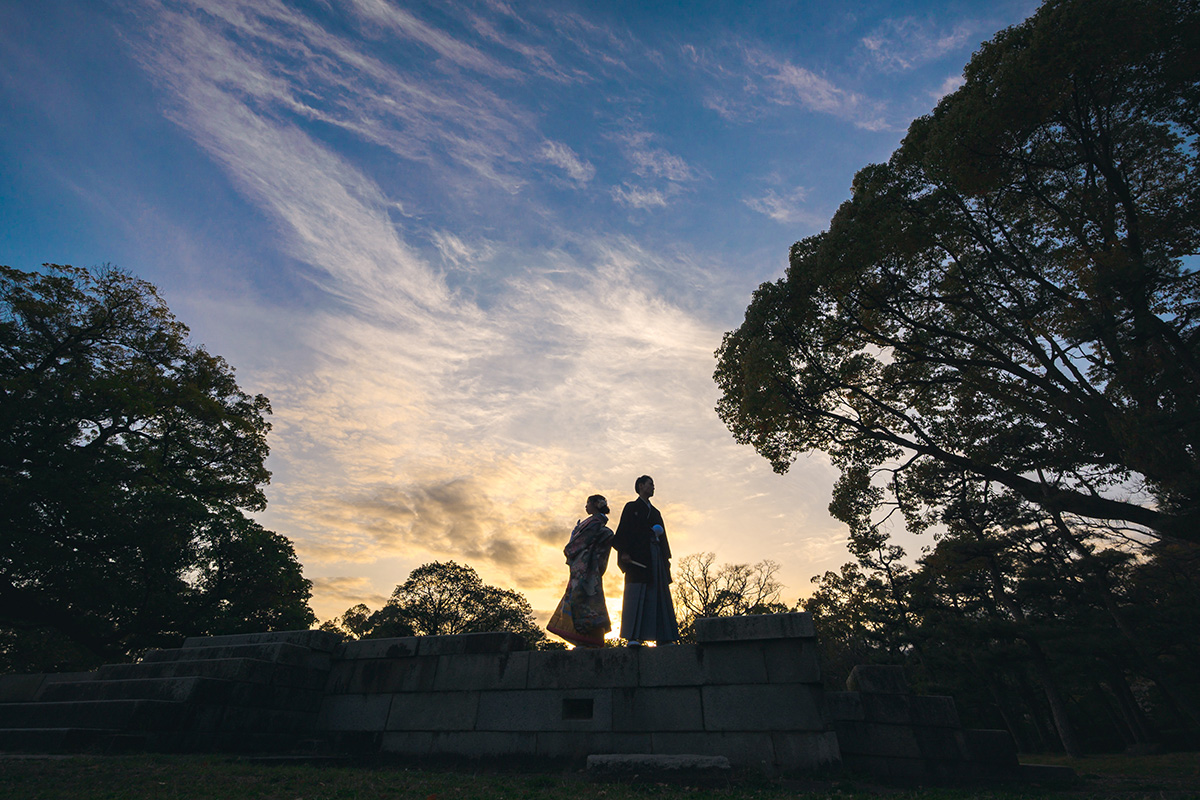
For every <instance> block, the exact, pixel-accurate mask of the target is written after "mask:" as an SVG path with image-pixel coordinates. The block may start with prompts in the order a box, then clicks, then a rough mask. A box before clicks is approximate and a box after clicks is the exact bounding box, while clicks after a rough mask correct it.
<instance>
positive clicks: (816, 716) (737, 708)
mask: <svg viewBox="0 0 1200 800" xmlns="http://www.w3.org/2000/svg"><path fill="white" fill-rule="evenodd" d="M703 695H704V729H705V730H707V731H823V730H825V729H826V727H827V726H826V723H825V719H824V717H823V715H822V713H821V710H822V709H821V701H820V693H819V689H818V688H817V687H810V686H805V685H803V684H765V685H755V686H705V687H704V688H703Z"/></svg>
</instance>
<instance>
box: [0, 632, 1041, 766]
mask: <svg viewBox="0 0 1200 800" xmlns="http://www.w3.org/2000/svg"><path fill="white" fill-rule="evenodd" d="M696 638H697V643H695V644H683V645H672V646H665V647H642V648H637V649H631V648H605V649H600V650H570V651H531V650H529V649H528V647H527V645H526V643H525V641H524V640H523V639H521V638H520V637H518V636H515V635H513V634H508V633H481V634H468V635H464V636H425V637H411V638H401V639H370V640H364V641H357V642H349V643H342V642H340V641H339V640H338V639H337V637H335V636H333V635H331V634H327V633H323V632H321V631H291V632H283V633H264V634H248V635H242V636H218V637H208V638H197V639H189V640H187V641H186V642H185V643H184V646H183V647H181V648H178V649H174V650H156V651H151V652H150V653H147V654H146V656H145V658H144V659H143V660H142V661H140V662H138V663H136V664H116V665H109V666H105V667H102V668H101V669H100V670H98V671H97V672H94V673H73V674H70V675H59V676H40V675H37V676H32V675H3V676H0V751H26V752H30V751H33V752H77V751H82V750H90V751H96V752H112V751H116V750H122V749H140V750H156V751H176V752H180V751H185V752H186V751H226V752H247V751H255V752H263V751H269V752H308V753H346V752H353V753H365V754H371V753H384V754H392V755H395V756H403V757H410V758H427V757H468V758H481V757H498V758H502V759H505V760H512V759H529V760H532V761H536V762H539V763H544V762H550V761H562V762H574V763H582V762H583V760H584V759H585V758H586V757H587V756H589V755H596V754H615V753H626V754H649V755H684V754H687V755H699V756H724V757H726V758H728V760H729V762H730V763H732V764H733V765H734V766H735V767H737V768H740V769H750V770H755V771H762V772H766V773H769V774H781V773H782V774H787V773H793V774H794V773H803V774H809V775H812V774H823V773H829V772H832V771H837V770H841V769H843V768H847V769H850V770H852V771H855V772H860V773H864V774H868V775H874V776H878V777H885V778H902V779H915V780H932V781H938V780H951V779H955V780H956V779H963V778H973V777H1005V776H1015V775H1016V774H1017V770H1018V767H1017V760H1016V753H1015V750H1014V749H1013V746H1012V740H1011V738H1010V737H1009V736H1008V734H1007V732H1004V731H969V730H964V729H962V727H961V725H960V724H959V721H958V714H957V711H956V710H955V707H954V701H953V700H952V699H951V698H949V697H924V696H915V695H912V694H911V693H909V691H908V687H907V684H905V682H904V678H903V673H902V672H901V671H900V669H899V668H896V667H858V668H856V669H855V671H854V673H853V674H852V675H851V680H850V686H849V687H848V688H849V689H850V691H847V692H831V693H826V692H824V691H823V690H822V686H821V671H820V664H819V662H818V656H817V641H816V637H815V633H814V631H813V626H812V620H811V618H810V617H809V615H808V614H800V613H796V614H773V615H765V616H751V617H726V618H714V619H702V620H698V621H697V623H696Z"/></svg>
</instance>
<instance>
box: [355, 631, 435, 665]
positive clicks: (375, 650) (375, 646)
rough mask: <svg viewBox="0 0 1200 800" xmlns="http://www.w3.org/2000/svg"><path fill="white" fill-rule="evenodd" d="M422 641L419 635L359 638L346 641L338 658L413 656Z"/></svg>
mask: <svg viewBox="0 0 1200 800" xmlns="http://www.w3.org/2000/svg"><path fill="white" fill-rule="evenodd" d="M420 641H421V637H418V636H403V637H398V638H393V639H359V640H358V641H357V642H346V643H345V644H344V645H343V646H342V648H341V649H340V650H339V651H338V658H339V659H340V660H342V661H351V660H354V659H358V658H411V657H412V656H415V655H416V654H417V648H418V647H419V646H420V644H419V643H420ZM434 655H436V653H435V654H434Z"/></svg>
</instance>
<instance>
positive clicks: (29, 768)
mask: <svg viewBox="0 0 1200 800" xmlns="http://www.w3.org/2000/svg"><path fill="white" fill-rule="evenodd" d="M1031 761H1033V762H1036V763H1057V764H1066V765H1068V766H1071V767H1074V768H1075V770H1076V771H1077V772H1078V773H1079V774H1080V775H1081V776H1083V781H1082V782H1081V784H1080V785H1078V786H1075V787H1072V788H1070V789H1047V788H1039V787H1036V786H1032V787H1031V786H1025V787H1016V786H995V787H975V788H970V789H963V788H957V789H953V788H936V789H914V788H903V787H895V786H883V785H879V784H877V783H872V782H869V781H865V780H863V781H856V780H854V779H842V780H838V781H825V782H816V781H768V780H764V779H753V778H742V779H738V780H735V781H733V782H732V783H731V784H730V785H727V786H721V787H715V788H714V787H708V788H702V787H689V786H678V785H666V784H657V783H634V784H628V783H591V782H589V781H587V780H586V779H585V778H584V776H583V774H582V773H581V772H578V771H569V772H561V771H560V772H541V773H531V772H511V771H495V770H475V769H470V768H462V769H458V770H454V771H450V770H440V769H412V768H405V767H403V766H398V765H395V764H376V765H373V766H353V765H348V764H344V763H332V764H330V763H326V764H311V763H296V762H288V761H279V762H264V761H254V760H247V759H238V758H233V757H227V756H120V757H91V756H73V757H61V758H45V757H43V758H19V757H8V758H2V759H0V798H4V800H35V799H36V800H151V799H153V800H160V799H161V800H249V799H250V798H254V799H255V800H375V799H376V798H381V799H382V798H387V800H409V799H410V798H411V799H413V800H475V798H480V800H482V799H483V798H487V799H488V800H493V799H494V798H496V799H500V800H503V799H504V798H522V799H523V800H524V799H525V798H528V800H644V799H646V798H655V800H659V799H661V800H682V798H688V800H706V799H707V798H714V799H715V798H721V800H770V798H792V797H803V798H813V799H814V800H817V799H818V798H820V799H821V800H825V799H827V800H865V798H874V797H878V796H879V795H881V794H883V795H887V796H888V797H889V798H891V799H892V800H918V799H919V800H967V798H978V800H985V799H986V800H1021V799H1023V798H1030V799H1031V800H1033V799H1035V798H1036V800H1054V799H1055V798H1064V799H1070V800H1092V799H1093V798H1094V799H1095V800H1101V799H1105V800H1107V799H1108V798H1113V799H1114V800H1115V799H1119V800H1152V799H1153V800H1168V799H1169V800H1182V799H1183V798H1200V755H1197V754H1195V753H1186V754H1185V753H1173V754H1167V755H1156V756H1139V757H1127V756H1097V757H1094V758H1087V759H1079V760H1071V759H1064V758H1050V757H1047V758H1035V759H1031Z"/></svg>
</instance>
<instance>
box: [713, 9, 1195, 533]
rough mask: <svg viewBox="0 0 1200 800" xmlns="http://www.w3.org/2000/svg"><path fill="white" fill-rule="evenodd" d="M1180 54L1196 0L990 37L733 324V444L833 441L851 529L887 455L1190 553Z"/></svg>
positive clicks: (1189, 286)
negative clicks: (1138, 531)
mask: <svg viewBox="0 0 1200 800" xmlns="http://www.w3.org/2000/svg"><path fill="white" fill-rule="evenodd" d="M1198 52H1200V6H1197V4H1196V3H1195V2H1192V1H1191V0H1050V1H1049V2H1047V3H1045V4H1044V5H1043V6H1042V7H1041V8H1040V9H1039V10H1038V12H1037V13H1036V14H1035V15H1034V16H1033V17H1031V18H1030V19H1029V20H1027V21H1026V22H1024V23H1022V24H1021V25H1018V26H1015V27H1013V28H1010V29H1007V30H1005V31H1002V32H1001V33H999V34H998V35H997V36H996V37H995V38H994V39H993V40H992V41H991V42H989V43H987V44H985V45H984V46H983V48H982V49H981V50H980V51H979V52H978V53H976V55H975V56H974V57H973V58H972V60H971V62H970V64H969V65H968V66H967V68H966V71H965V79H966V82H965V84H964V85H963V86H962V87H961V88H959V89H958V90H957V91H956V92H954V93H953V94H951V95H949V96H948V97H946V98H944V99H943V100H942V102H941V103H939V104H938V106H937V108H936V110H935V111H934V112H933V114H931V115H930V116H927V117H923V118H921V119H918V120H916V121H915V122H914V123H913V124H912V126H911V128H910V129H909V133H908V135H907V137H906V138H905V140H904V142H903V144H902V145H901V147H900V148H899V149H898V150H897V151H896V152H895V153H894V154H893V156H892V158H891V159H890V161H889V162H888V163H887V164H878V165H872V166H869V167H867V168H865V169H863V170H862V171H860V172H859V173H858V175H857V176H856V178H855V180H854V186H853V196H852V198H851V199H850V200H849V201H847V202H846V203H844V204H843V205H842V207H841V208H840V209H839V210H838V212H837V214H836V215H835V216H834V218H833V220H832V222H831V224H830V227H829V230H828V231H827V232H825V233H822V234H820V235H817V236H813V237H810V238H808V239H805V240H803V241H801V242H798V243H797V244H796V245H794V246H793V248H792V251H791V257H790V265H789V268H788V270H787V274H786V276H785V277H784V278H783V279H782V280H780V281H778V282H776V283H770V284H764V285H763V286H762V287H760V288H759V290H758V291H757V292H756V293H755V295H754V298H753V301H752V302H751V304H750V306H749V308H748V310H747V312H746V318H745V321H744V323H743V324H742V326H741V327H740V328H739V329H738V330H736V331H733V332H731V333H729V334H727V335H726V338H725V340H724V342H723V344H722V346H721V348H720V350H719V351H718V358H719V364H718V368H717V372H716V375H715V378H716V380H717V383H718V384H719V386H720V388H721V391H722V396H721V399H720V401H719V405H718V413H719V414H720V415H721V417H722V419H723V420H724V421H725V422H726V424H727V425H728V426H729V428H730V429H731V430H732V431H733V433H734V435H735V437H736V438H737V439H738V441H740V442H743V443H749V444H752V445H753V446H754V447H755V448H756V449H757V450H758V451H759V452H760V453H761V454H762V455H763V456H765V457H766V458H768V459H769V460H770V461H771V463H772V465H773V466H774V467H775V469H776V470H778V471H784V470H786V469H787V468H788V466H789V464H790V463H791V461H792V460H793V459H794V458H795V457H796V455H797V454H798V453H801V452H806V451H811V450H822V451H824V452H826V453H828V454H829V455H830V456H831V457H832V459H833V461H834V463H835V464H836V465H837V466H838V467H839V468H840V469H841V470H842V472H843V478H842V480H841V481H840V482H839V486H838V488H837V490H836V492H835V502H834V509H835V511H836V512H837V513H838V514H839V516H841V517H842V518H843V519H847V520H848V521H849V520H853V519H856V518H857V519H860V520H861V518H862V512H863V508H864V507H865V506H870V505H872V504H874V503H876V502H878V501H879V487H878V484H877V483H876V482H875V481H874V480H873V477H872V476H873V475H874V474H876V471H877V470H878V469H879V468H880V467H881V465H883V466H887V467H889V468H895V470H896V471H895V473H894V474H895V476H896V479H895V480H893V481H892V482H891V489H892V492H893V497H896V498H901V499H903V498H904V497H906V496H907V497H908V499H913V498H916V499H918V500H920V502H921V503H926V504H928V505H929V506H936V505H939V504H944V503H945V502H946V501H947V499H948V497H949V496H950V494H951V493H952V492H953V491H954V489H953V488H952V487H954V486H961V482H962V479H963V478H964V477H965V478H970V479H974V480H979V481H990V482H994V483H999V484H1002V485H1004V486H1006V487H1008V488H1009V489H1010V490H1012V491H1013V492H1015V493H1017V494H1019V495H1020V496H1021V497H1023V498H1025V500H1027V501H1029V502H1034V503H1037V504H1039V505H1041V506H1042V507H1043V508H1045V509H1047V510H1050V511H1054V512H1062V513H1070V514H1075V515H1079V516H1082V517H1089V518H1093V519H1105V520H1120V521H1124V522H1126V523H1132V524H1134V525H1139V526H1143V527H1145V528H1146V529H1149V530H1152V531H1155V532H1157V533H1159V534H1161V535H1166V536H1177V537H1181V538H1185V539H1190V540H1193V541H1196V540H1200V326H1198V322H1197V311H1198V306H1197V301H1198V299H1200V291H1198V290H1200V280H1198V277H1197V273H1196V266H1197V263H1196V261H1195V257H1196V253H1197V250H1198V247H1197V245H1198V238H1200V181H1198V180H1197V178H1198V177H1200V175H1198V174H1197V166H1198V164H1200V58H1197V56H1196V54H1197V53H1198ZM956 476H957V477H956ZM939 493H940V496H939ZM919 504H920V503H914V504H910V506H912V505H919ZM909 510H910V512H911V508H910V509H909Z"/></svg>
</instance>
